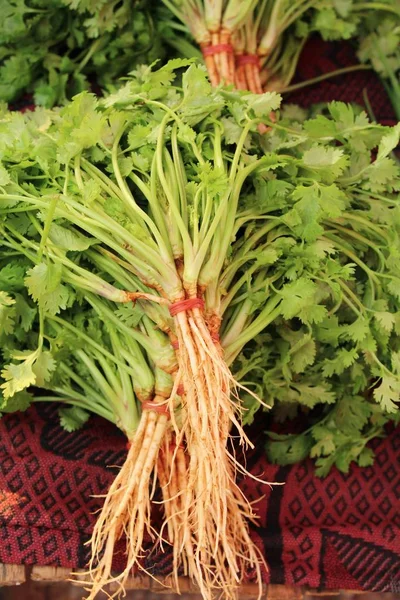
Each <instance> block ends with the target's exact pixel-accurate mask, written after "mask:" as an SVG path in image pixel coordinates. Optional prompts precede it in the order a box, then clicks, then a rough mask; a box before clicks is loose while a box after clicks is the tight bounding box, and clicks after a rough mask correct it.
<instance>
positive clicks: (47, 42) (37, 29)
mask: <svg viewBox="0 0 400 600" xmlns="http://www.w3.org/2000/svg"><path fill="white" fill-rule="evenodd" d="M0 6H1V14H2V19H1V23H0V100H3V101H5V102H11V101H15V100H16V99H18V97H19V96H21V95H22V94H24V93H31V94H33V96H34V102H35V104H39V105H44V106H47V107H51V106H53V105H55V104H63V103H65V102H66V101H67V100H69V99H70V98H72V96H74V95H75V94H77V93H79V92H81V91H83V90H86V89H90V86H91V85H92V84H95V85H96V86H98V87H100V88H107V87H108V86H111V85H114V83H115V81H116V79H118V78H119V77H121V76H125V75H126V74H127V73H129V71H131V70H132V69H133V68H134V66H135V65H137V64H141V63H143V62H148V63H151V62H153V61H154V60H156V59H159V58H163V57H165V54H166V49H165V38H164V40H163V39H162V36H161V35H160V33H159V32H158V31H157V27H158V26H160V27H161V26H162V23H161V22H160V19H158V18H157V17H156V18H154V6H153V5H152V4H151V3H149V2H147V1H146V2H145V1H142V0H124V1H123V2H115V1H112V2H108V1H104V0H102V1H100V2H90V1H87V0H45V1H43V0H28V1H25V0H13V1H11V2H8V1H7V0H6V1H4V2H2V3H1V5H0ZM163 18H165V15H163ZM171 35H172V40H173V39H174V35H173V32H172V30H170V31H169V32H168V36H169V37H171Z"/></svg>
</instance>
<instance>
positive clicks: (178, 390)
mask: <svg viewBox="0 0 400 600" xmlns="http://www.w3.org/2000/svg"><path fill="white" fill-rule="evenodd" d="M176 393H177V394H178V396H182V395H183V394H184V393H185V388H184V387H183V383H180V384H179V385H178V387H177V388H176Z"/></svg>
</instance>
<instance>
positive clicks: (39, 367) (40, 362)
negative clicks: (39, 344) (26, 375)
mask: <svg viewBox="0 0 400 600" xmlns="http://www.w3.org/2000/svg"><path fill="white" fill-rule="evenodd" d="M55 368H56V362H55V360H54V358H53V356H52V354H51V352H48V351H43V352H40V354H39V356H38V358H37V359H36V361H35V363H34V365H33V367H32V370H33V372H34V374H35V376H36V385H38V386H40V387H44V386H45V383H46V382H47V381H49V380H50V379H51V377H52V374H53V371H54V370H55Z"/></svg>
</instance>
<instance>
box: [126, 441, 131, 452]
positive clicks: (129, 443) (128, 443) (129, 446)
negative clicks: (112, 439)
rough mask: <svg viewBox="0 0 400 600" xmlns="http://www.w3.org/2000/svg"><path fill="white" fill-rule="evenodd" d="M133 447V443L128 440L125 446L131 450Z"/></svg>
mask: <svg viewBox="0 0 400 600" xmlns="http://www.w3.org/2000/svg"><path fill="white" fill-rule="evenodd" d="M131 447H132V443H131V442H126V445H125V448H126V449H127V450H130V449H131Z"/></svg>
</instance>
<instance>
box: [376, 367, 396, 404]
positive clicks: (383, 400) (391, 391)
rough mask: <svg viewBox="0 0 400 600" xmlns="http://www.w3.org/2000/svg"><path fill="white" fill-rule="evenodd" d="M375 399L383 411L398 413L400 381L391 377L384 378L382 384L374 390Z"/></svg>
mask: <svg viewBox="0 0 400 600" xmlns="http://www.w3.org/2000/svg"><path fill="white" fill-rule="evenodd" d="M374 399H375V401H376V402H378V403H379V404H380V405H381V407H382V410H383V411H385V412H388V413H393V412H396V411H397V410H398V409H399V407H398V404H396V403H398V402H399V400H400V379H399V378H395V377H393V376H391V375H385V376H384V377H382V380H381V383H380V385H379V386H378V387H376V388H375V389H374Z"/></svg>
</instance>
